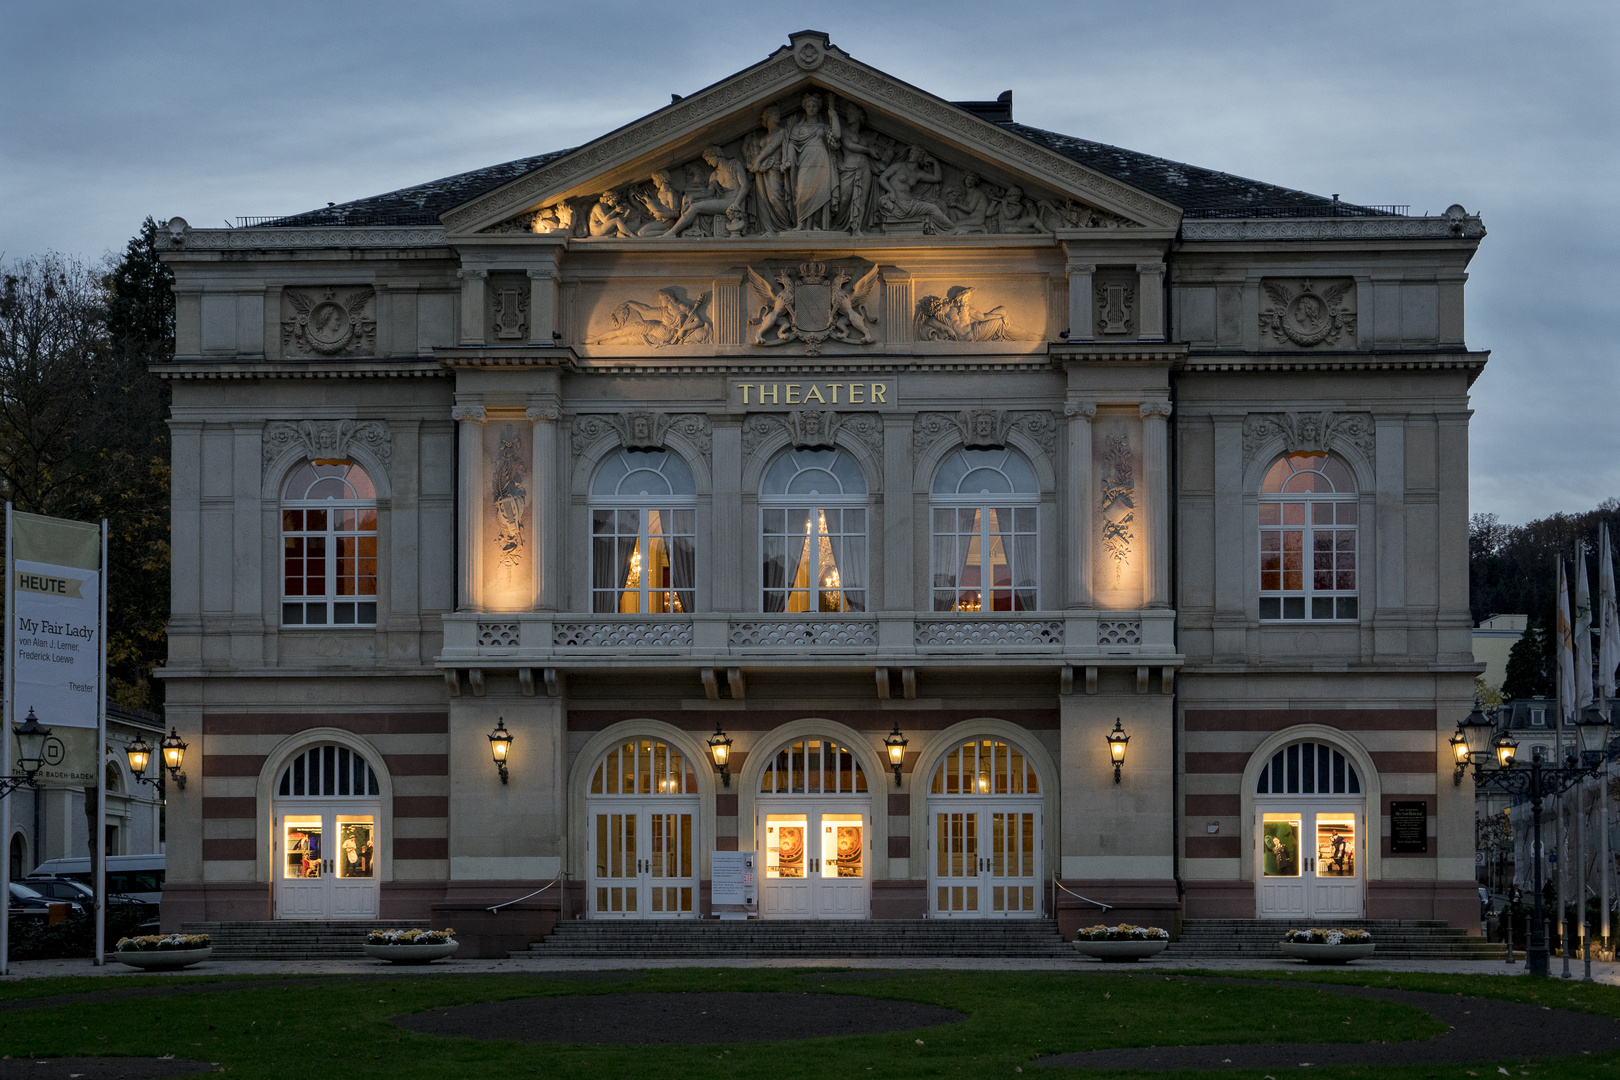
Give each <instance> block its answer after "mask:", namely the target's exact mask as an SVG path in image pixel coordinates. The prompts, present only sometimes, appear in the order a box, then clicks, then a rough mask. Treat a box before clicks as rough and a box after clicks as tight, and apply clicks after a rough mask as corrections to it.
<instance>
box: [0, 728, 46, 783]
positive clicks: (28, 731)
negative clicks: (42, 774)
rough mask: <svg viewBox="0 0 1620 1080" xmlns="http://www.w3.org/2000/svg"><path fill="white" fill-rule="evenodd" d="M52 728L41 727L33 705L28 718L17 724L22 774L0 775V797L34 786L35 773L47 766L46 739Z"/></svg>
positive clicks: (18, 762) (18, 753)
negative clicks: (21, 788)
mask: <svg viewBox="0 0 1620 1080" xmlns="http://www.w3.org/2000/svg"><path fill="white" fill-rule="evenodd" d="M50 737H51V729H50V728H48V727H41V726H40V723H39V719H38V718H37V717H35V716H34V710H33V708H32V707H30V708H29V710H28V719H26V720H24V721H23V722H22V723H21V724H19V725H18V726H17V768H19V769H21V770H22V773H23V774H22V775H21V776H0V798H5V797H6V796H7V795H10V794H11V793H12V792H13V791H16V790H17V789H18V788H20V787H33V786H34V775H35V774H36V773H38V772H39V770H40V769H42V768H44V766H45V740H46V739H48V738H50Z"/></svg>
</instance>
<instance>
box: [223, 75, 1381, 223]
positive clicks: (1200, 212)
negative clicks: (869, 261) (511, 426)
mask: <svg viewBox="0 0 1620 1080" xmlns="http://www.w3.org/2000/svg"><path fill="white" fill-rule="evenodd" d="M968 104H977V103H968ZM991 104H994V103H991ZM1009 108H1010V106H1009ZM969 111H975V110H972V109H970V110H969ZM996 123H997V126H998V127H1000V128H1003V129H1004V130H1006V131H1010V132H1012V133H1013V134H1015V135H1018V136H1021V137H1022V138H1025V139H1028V140H1029V141H1030V142H1032V143H1035V144H1037V145H1039V146H1043V147H1045V148H1046V149H1048V150H1051V151H1053V152H1054V153H1058V154H1061V155H1063V156H1064V157H1067V158H1072V159H1073V160H1075V161H1078V162H1079V163H1080V164H1082V165H1085V166H1086V167H1087V168H1090V169H1095V170H1096V171H1097V172H1100V173H1102V174H1103V175H1104V176H1110V177H1113V178H1114V179H1115V180H1118V181H1120V182H1121V183H1124V184H1129V185H1131V186H1132V187H1135V188H1138V189H1140V190H1142V191H1145V192H1147V193H1148V194H1150V195H1155V196H1157V197H1159V198H1161V199H1163V200H1165V201H1166V202H1168V203H1170V204H1171V205H1173V206H1179V207H1180V208H1181V209H1182V211H1183V212H1184V214H1185V216H1186V217H1188V218H1249V217H1366V216H1381V215H1384V214H1385V213H1387V211H1383V210H1377V209H1372V208H1369V207H1362V206H1355V205H1353V204H1350V203H1340V202H1335V201H1334V200H1332V199H1327V198H1324V197H1322V196H1321V195H1312V194H1310V193H1309V192H1305V191H1296V190H1294V189H1293V188H1285V187H1279V186H1277V185H1276V184H1266V183H1261V182H1260V181H1258V180H1249V179H1246V178H1244V177H1241V176H1233V175H1231V174H1230V173H1223V172H1216V171H1215V170H1213V169H1203V168H1199V167H1198V166H1196V165H1186V164H1183V163H1182V162H1179V161H1170V160H1168V159H1166V158H1160V157H1154V156H1152V155H1151V154H1139V153H1137V152H1136V151H1134V150H1124V149H1121V148H1120V147H1117V146H1109V145H1108V144H1106V143H1099V142H1092V141H1091V140H1089V139H1077V138H1075V137H1074V136H1072V135H1060V134H1058V133H1057V132H1054V131H1043V130H1042V129H1040V128H1035V127H1029V126H1028V125H1026V124H1019V123H1015V122H1013V121H1011V120H1006V121H997V122H996ZM572 152H573V150H572V149H569V150H556V151H553V152H551V153H549V154H540V155H538V156H536V157H526V158H518V159H517V160H516V161H508V162H506V163H504V164H501V165H492V166H490V167H489V168H487V169H474V170H473V171H471V172H464V173H458V174H457V175H455V176H447V177H445V178H444V179H443V180H434V181H432V182H431V183H427V184H417V185H416V186H415V187H408V188H401V189H400V190H398V191H391V192H388V193H387V194H385V195H374V196H372V197H371V198H369V199H356V200H354V201H353V202H346V203H341V204H339V205H337V206H328V207H326V208H325V209H321V210H311V211H309V212H307V213H303V214H294V215H291V216H289V217H284V218H276V219H275V220H273V221H267V222H262V223H260V224H258V225H256V226H254V227H255V228H289V227H309V226H356V225H436V224H438V221H439V216H440V215H441V214H443V213H445V212H446V211H448V210H451V209H453V208H455V207H457V206H460V205H461V204H462V203H465V202H468V201H470V200H472V199H475V198H477V197H478V196H480V195H482V194H484V193H485V192H487V191H493V190H494V189H495V188H498V187H500V186H501V185H502V184H505V183H508V182H509V181H512V180H515V179H517V178H518V177H519V176H522V175H523V174H525V173H528V172H531V171H533V170H534V169H537V168H539V167H540V166H542V165H544V164H546V163H547V162H550V161H554V160H556V159H557V158H560V157H562V156H563V155H565V154H570V153H572Z"/></svg>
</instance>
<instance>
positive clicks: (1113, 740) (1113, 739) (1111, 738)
mask: <svg viewBox="0 0 1620 1080" xmlns="http://www.w3.org/2000/svg"><path fill="white" fill-rule="evenodd" d="M1103 738H1105V739H1107V740H1108V758H1109V760H1111V761H1112V762H1113V763H1114V783H1116V784H1117V783H1119V769H1120V766H1122V765H1124V764H1125V744H1126V743H1128V742H1130V741H1131V737H1130V736H1129V735H1127V734H1125V729H1124V728H1123V727H1121V726H1120V723H1119V717H1117V716H1116V717H1114V730H1113V731H1110V732H1109V733H1108V734H1107V735H1105V736H1103Z"/></svg>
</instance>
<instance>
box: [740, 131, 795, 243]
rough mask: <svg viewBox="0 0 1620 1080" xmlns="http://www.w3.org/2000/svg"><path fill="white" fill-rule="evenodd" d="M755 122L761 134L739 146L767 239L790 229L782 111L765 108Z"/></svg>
mask: <svg viewBox="0 0 1620 1080" xmlns="http://www.w3.org/2000/svg"><path fill="white" fill-rule="evenodd" d="M759 122H760V123H761V124H763V125H765V131H764V132H763V133H761V132H757V131H756V132H752V133H750V134H749V136H748V138H747V139H746V140H745V141H744V142H743V161H744V162H745V163H746V164H747V166H748V171H749V172H750V173H752V174H753V176H754V190H755V192H756V194H757V198H756V200H755V202H756V204H757V210H756V213H757V215H758V218H759V224H760V229H761V230H762V231H763V232H764V233H766V234H767V235H768V234H770V233H776V232H781V231H782V230H783V229H790V228H792V227H793V207H792V205H791V200H790V199H789V197H788V170H787V153H786V145H785V144H786V140H787V132H785V131H784V130H783V129H782V110H781V109H778V108H777V107H776V106H775V105H769V106H767V107H766V109H765V111H764V112H763V113H762V114H761V115H760V120H759Z"/></svg>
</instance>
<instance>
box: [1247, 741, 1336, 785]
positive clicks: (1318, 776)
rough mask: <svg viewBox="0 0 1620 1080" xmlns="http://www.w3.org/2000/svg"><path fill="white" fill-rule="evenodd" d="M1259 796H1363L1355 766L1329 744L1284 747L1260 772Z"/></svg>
mask: <svg viewBox="0 0 1620 1080" xmlns="http://www.w3.org/2000/svg"><path fill="white" fill-rule="evenodd" d="M1254 793H1255V794H1256V795H1360V794H1361V777H1359V776H1357V775H1356V767H1355V765H1353V764H1351V763H1350V762H1349V761H1347V760H1345V756H1344V755H1343V754H1341V753H1340V752H1339V751H1337V750H1335V749H1333V747H1331V746H1328V745H1327V744H1326V743H1315V742H1301V743H1295V744H1294V745H1292V746H1285V747H1283V748H1282V749H1281V750H1279V751H1277V752H1276V753H1275V754H1273V755H1272V758H1271V761H1270V762H1268V763H1267V764H1266V765H1265V766H1264V767H1263V768H1262V769H1261V770H1260V780H1259V782H1258V783H1257V784H1256V785H1255V789H1254Z"/></svg>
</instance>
